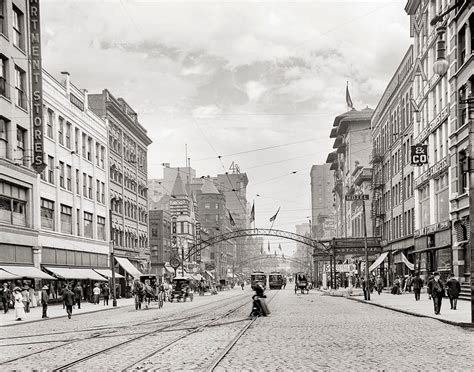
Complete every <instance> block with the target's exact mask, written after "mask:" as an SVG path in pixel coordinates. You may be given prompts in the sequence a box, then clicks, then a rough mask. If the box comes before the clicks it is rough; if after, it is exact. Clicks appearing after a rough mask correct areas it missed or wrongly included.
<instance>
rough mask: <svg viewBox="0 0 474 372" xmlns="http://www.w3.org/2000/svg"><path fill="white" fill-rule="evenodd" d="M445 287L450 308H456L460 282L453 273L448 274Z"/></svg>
mask: <svg viewBox="0 0 474 372" xmlns="http://www.w3.org/2000/svg"><path fill="white" fill-rule="evenodd" d="M446 289H447V291H448V297H449V303H450V304H451V310H456V306H457V304H458V297H459V293H461V284H459V280H457V279H456V277H455V276H454V274H451V275H450V276H449V280H448V282H447V283H446Z"/></svg>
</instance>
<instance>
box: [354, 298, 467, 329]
mask: <svg viewBox="0 0 474 372" xmlns="http://www.w3.org/2000/svg"><path fill="white" fill-rule="evenodd" d="M346 298H347V299H348V300H352V301H357V302H360V303H363V304H367V305H372V306H378V307H381V308H383V309H388V310H392V311H397V312H399V313H404V314H407V315H413V316H417V317H420V318H431V319H435V320H438V321H440V322H443V323H446V324H449V325H453V326H458V327H465V328H474V324H473V323H464V322H454V321H452V320H447V319H442V318H436V317H434V316H430V315H423V314H419V313H415V312H413V311H408V310H402V309H397V308H396V307H391V306H387V305H381V304H376V303H374V302H368V301H366V300H361V299H358V298H353V297H346Z"/></svg>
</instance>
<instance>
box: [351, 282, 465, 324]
mask: <svg viewBox="0 0 474 372" xmlns="http://www.w3.org/2000/svg"><path fill="white" fill-rule="evenodd" d="M347 298H348V299H349V300H352V301H359V302H363V303H366V304H370V305H374V306H379V307H383V308H386V309H390V310H394V311H398V312H402V313H405V314H409V315H415V316H422V317H428V318H433V319H437V320H439V321H441V322H444V323H448V324H452V325H457V326H463V327H473V326H474V325H472V324H471V303H470V302H469V301H459V300H458V304H457V307H456V310H451V306H450V304H449V298H447V297H444V298H443V303H442V305H441V314H440V315H435V314H434V310H433V301H432V300H428V295H427V294H426V293H422V294H421V299H420V301H415V295H414V294H413V292H412V293H405V294H402V295H392V294H389V293H384V292H382V293H381V294H380V295H378V294H377V292H375V291H374V292H373V293H371V294H370V301H365V300H364V297H363V296H362V297H360V296H357V297H353V296H351V297H347Z"/></svg>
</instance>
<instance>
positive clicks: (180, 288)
mask: <svg viewBox="0 0 474 372" xmlns="http://www.w3.org/2000/svg"><path fill="white" fill-rule="evenodd" d="M172 286H173V290H172V292H171V296H170V298H169V301H170V302H173V300H174V299H176V301H177V302H180V301H181V300H183V301H184V302H186V300H187V299H188V298H189V299H190V300H191V301H192V300H193V297H194V296H193V293H192V292H191V288H190V283H189V279H188V278H184V277H182V276H177V277H175V278H173V283H172Z"/></svg>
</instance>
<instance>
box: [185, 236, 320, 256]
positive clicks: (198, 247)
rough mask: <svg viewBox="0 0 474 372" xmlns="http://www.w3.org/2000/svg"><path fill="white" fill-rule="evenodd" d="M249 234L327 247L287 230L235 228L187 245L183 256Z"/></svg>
mask: <svg viewBox="0 0 474 372" xmlns="http://www.w3.org/2000/svg"><path fill="white" fill-rule="evenodd" d="M249 236H274V237H278V238H284V239H289V240H293V241H295V242H298V243H302V244H306V245H307V246H310V247H312V248H314V249H315V250H318V251H321V252H323V251H326V250H327V247H326V246H325V245H324V244H323V243H321V242H319V241H317V240H314V239H312V238H309V237H307V236H303V235H298V234H295V233H292V232H289V231H284V230H274V229H246V230H235V231H231V232H228V233H224V234H221V235H216V236H213V237H211V238H209V239H207V240H202V241H201V242H200V243H198V244H193V245H191V246H189V249H188V254H187V255H186V257H185V260H188V259H189V258H190V257H191V256H192V255H193V254H195V253H197V252H199V251H201V250H203V249H204V248H206V247H209V246H210V245H213V244H216V243H220V242H223V241H225V240H230V239H235V238H241V237H249Z"/></svg>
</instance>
